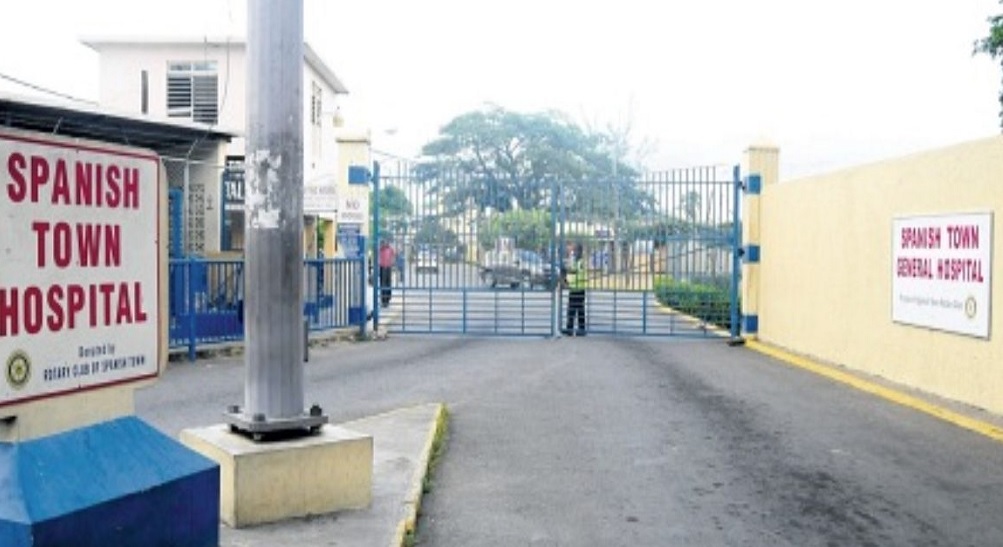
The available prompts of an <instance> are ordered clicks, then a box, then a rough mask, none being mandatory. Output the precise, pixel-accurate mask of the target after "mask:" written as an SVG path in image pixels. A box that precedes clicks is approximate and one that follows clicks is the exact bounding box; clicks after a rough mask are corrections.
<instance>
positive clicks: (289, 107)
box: [228, 0, 326, 435]
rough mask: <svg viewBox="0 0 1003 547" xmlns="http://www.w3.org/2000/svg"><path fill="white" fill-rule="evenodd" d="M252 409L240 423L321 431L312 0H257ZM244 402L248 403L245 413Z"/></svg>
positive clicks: (251, 99) (250, 264) (250, 67)
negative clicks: (307, 241)
mask: <svg viewBox="0 0 1003 547" xmlns="http://www.w3.org/2000/svg"><path fill="white" fill-rule="evenodd" d="M245 158H246V159H245V167H246V185H247V194H246V200H245V215H244V216H245V225H244V229H245V238H246V240H245V241H246V245H245V251H244V257H245V269H244V275H245V281H246V284H245V295H244V336H245V350H246V351H245V358H244V363H245V377H244V408H243V409H240V408H235V407H231V408H230V409H229V411H230V412H229V413H228V416H229V417H230V423H231V425H232V426H233V427H234V428H235V429H240V430H244V431H248V432H251V433H252V434H255V435H258V434H261V433H264V432H270V431H288V430H294V429H302V428H304V427H305V428H307V429H315V426H317V425H318V423H323V422H324V421H326V418H323V419H322V420H321V419H320V418H322V417H321V416H320V409H319V408H314V409H311V410H312V411H311V412H309V413H307V412H305V411H304V405H303V397H304V395H303V394H304V392H303V352H304V348H303V329H304V325H303V275H304V274H303V270H304V265H303V264H304V263H303V0H286V1H282V2H276V1H271V0H248V3H247V149H246V152H245ZM241 410H242V411H241Z"/></svg>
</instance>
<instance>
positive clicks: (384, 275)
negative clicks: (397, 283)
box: [377, 240, 397, 308]
mask: <svg viewBox="0 0 1003 547" xmlns="http://www.w3.org/2000/svg"><path fill="white" fill-rule="evenodd" d="M395 255H396V253H394V248H393V247H391V246H390V242H388V241H386V240H383V241H381V242H380V255H379V257H377V260H378V261H379V266H380V303H381V304H382V305H383V307H384V308H385V307H387V306H389V305H390V297H391V296H392V294H391V292H390V284H391V283H393V278H394V265H395V262H396V258H397V257H396V256H395Z"/></svg>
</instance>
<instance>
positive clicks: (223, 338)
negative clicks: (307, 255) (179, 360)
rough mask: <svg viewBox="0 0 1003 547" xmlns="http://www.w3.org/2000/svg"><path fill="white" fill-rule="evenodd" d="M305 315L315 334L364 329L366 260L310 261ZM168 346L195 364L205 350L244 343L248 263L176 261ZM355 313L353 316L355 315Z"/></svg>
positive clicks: (171, 284) (170, 272) (306, 266)
mask: <svg viewBox="0 0 1003 547" xmlns="http://www.w3.org/2000/svg"><path fill="white" fill-rule="evenodd" d="M303 267H304V281H305V286H304V291H303V313H304V317H305V318H306V320H307V325H308V328H309V329H310V331H312V332H313V331H325V330H331V329H337V328H345V327H351V326H359V327H361V326H362V324H361V321H364V319H365V314H362V315H361V317H360V314H359V313H358V310H359V309H364V308H365V298H364V292H363V291H364V279H365V277H364V273H363V261H362V260H361V259H338V258H335V259H322V260H305V261H304V264H303ZM168 278H169V281H168V284H169V290H168V317H169V320H168V340H169V345H170V347H171V349H179V348H186V349H187V353H188V357H189V359H195V352H196V350H197V349H198V348H199V347H200V346H205V345H209V344H219V343H224V342H239V341H242V340H243V339H244V321H243V319H244V317H243V303H244V261H243V260H208V259H202V258H182V259H172V260H171V261H170V264H169V270H168ZM352 312H354V313H352Z"/></svg>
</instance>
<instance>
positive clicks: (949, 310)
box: [892, 213, 993, 338]
mask: <svg viewBox="0 0 1003 547" xmlns="http://www.w3.org/2000/svg"><path fill="white" fill-rule="evenodd" d="M892 239H893V244H892V245H893V253H892V320H893V321H896V322H899V323H905V324H910V325H916V326H921V327H928V328H932V329H936V330H942V331H947V332H955V333H958V334H967V335H970V336H978V337H980V338H988V337H989V326H990V321H989V319H990V317H991V315H992V314H991V313H990V312H991V300H990V296H991V291H990V287H991V286H992V248H993V216H992V214H991V213H967V214H945V215H928V216H910V217H900V218H896V219H894V221H893V222H892Z"/></svg>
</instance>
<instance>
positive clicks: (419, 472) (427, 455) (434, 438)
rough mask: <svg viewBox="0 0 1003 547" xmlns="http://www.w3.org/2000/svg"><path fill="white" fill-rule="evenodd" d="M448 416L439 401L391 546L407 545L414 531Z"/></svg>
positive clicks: (400, 546)
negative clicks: (437, 445)
mask: <svg viewBox="0 0 1003 547" xmlns="http://www.w3.org/2000/svg"><path fill="white" fill-rule="evenodd" d="M447 417H448V412H447V411H446V406H445V405H443V404H441V403H439V404H438V405H437V408H436V410H435V420H433V421H432V425H431V427H430V428H429V432H428V436H427V438H426V441H425V446H424V447H422V450H421V455H420V459H419V461H418V465H417V466H416V468H415V471H414V475H413V476H412V477H411V484H410V485H409V487H408V491H407V494H406V497H405V500H404V504H405V505H406V507H407V509H406V514H405V516H404V518H403V519H401V521H400V522H399V523H398V525H397V531H396V533H395V534H394V539H393V540H392V541H391V543H390V547H403V546H405V545H407V543H406V542H407V537H408V535H409V534H413V533H414V530H415V526H416V524H417V522H418V511H420V510H421V499H422V495H423V494H424V492H425V479H426V478H427V477H428V474H429V472H430V471H431V469H430V466H431V465H432V456H433V451H434V447H435V445H436V444H437V443H439V442H441V440H442V436H443V435H444V434H445V432H446V419H447Z"/></svg>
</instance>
